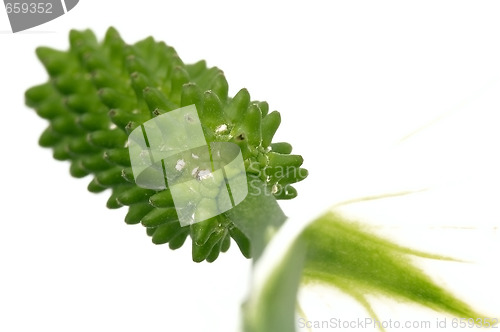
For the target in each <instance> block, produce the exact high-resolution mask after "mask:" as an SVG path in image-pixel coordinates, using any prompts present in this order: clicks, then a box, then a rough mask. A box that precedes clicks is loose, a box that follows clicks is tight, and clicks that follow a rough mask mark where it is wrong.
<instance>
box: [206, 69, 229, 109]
mask: <svg viewBox="0 0 500 332" xmlns="http://www.w3.org/2000/svg"><path fill="white" fill-rule="evenodd" d="M210 90H212V91H213V92H215V93H216V94H217V96H219V99H220V100H221V102H223V103H225V102H226V101H227V94H228V92H229V84H228V83H227V80H226V76H224V74H223V73H219V74H218V75H217V76H215V78H214V80H213V82H212V85H211V86H210Z"/></svg>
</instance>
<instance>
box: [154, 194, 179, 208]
mask: <svg viewBox="0 0 500 332" xmlns="http://www.w3.org/2000/svg"><path fill="white" fill-rule="evenodd" d="M149 203H150V204H151V205H152V206H154V207H158V208H162V207H171V206H174V199H173V198H172V193H171V192H170V190H162V191H160V192H158V193H156V194H154V195H153V196H151V197H149Z"/></svg>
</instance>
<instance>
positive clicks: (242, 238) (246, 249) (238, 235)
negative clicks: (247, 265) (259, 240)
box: [229, 227, 252, 258]
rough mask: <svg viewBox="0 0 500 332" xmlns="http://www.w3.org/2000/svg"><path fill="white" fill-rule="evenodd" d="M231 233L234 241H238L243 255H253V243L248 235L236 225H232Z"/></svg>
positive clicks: (247, 256) (248, 256)
mask: <svg viewBox="0 0 500 332" xmlns="http://www.w3.org/2000/svg"><path fill="white" fill-rule="evenodd" d="M229 234H231V237H232V238H233V239H234V241H236V244H237V245H238V247H239V248H240V251H241V253H242V254H243V256H245V257H246V258H250V257H252V251H251V245H250V240H249V239H248V237H246V235H245V234H243V232H242V231H240V230H239V229H238V228H236V227H230V228H229Z"/></svg>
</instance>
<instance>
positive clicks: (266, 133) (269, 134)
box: [262, 111, 281, 148]
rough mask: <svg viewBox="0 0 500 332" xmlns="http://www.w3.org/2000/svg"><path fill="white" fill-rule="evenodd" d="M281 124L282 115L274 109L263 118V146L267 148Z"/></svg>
mask: <svg viewBox="0 0 500 332" xmlns="http://www.w3.org/2000/svg"><path fill="white" fill-rule="evenodd" d="M280 124H281V115H280V113H279V112H278V111H274V112H271V113H269V114H268V115H266V116H265V117H264V118H263V119H262V146H263V147H265V148H267V147H268V146H269V145H270V144H271V141H272V140H273V137H274V134H275V133H276V131H277V130H278V127H279V126H280Z"/></svg>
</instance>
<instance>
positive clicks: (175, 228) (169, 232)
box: [151, 221, 182, 244]
mask: <svg viewBox="0 0 500 332" xmlns="http://www.w3.org/2000/svg"><path fill="white" fill-rule="evenodd" d="M179 231H182V230H181V227H180V226H179V222H177V221H171V222H168V223H165V224H162V225H160V226H158V227H157V228H156V230H155V232H154V234H153V237H152V239H151V240H152V241H153V243H154V244H164V243H167V242H169V241H170V240H172V239H173V238H174V237H175V236H176V235H178V234H179Z"/></svg>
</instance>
